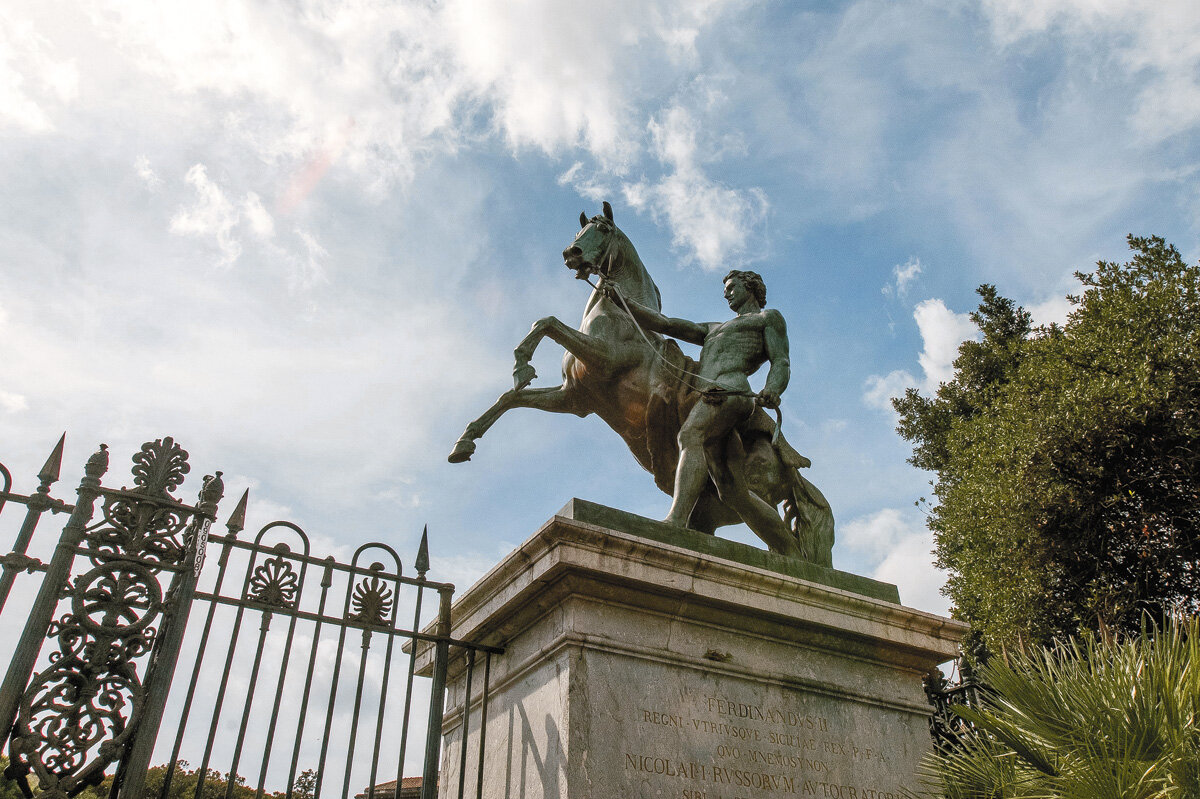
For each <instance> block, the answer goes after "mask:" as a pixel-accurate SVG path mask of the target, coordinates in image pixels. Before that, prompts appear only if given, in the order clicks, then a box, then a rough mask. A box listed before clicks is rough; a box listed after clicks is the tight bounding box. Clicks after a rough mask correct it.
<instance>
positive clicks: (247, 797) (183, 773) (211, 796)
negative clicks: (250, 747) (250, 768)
mask: <svg viewBox="0 0 1200 799" xmlns="http://www.w3.org/2000/svg"><path fill="white" fill-rule="evenodd" d="M315 774H316V772H313V771H305V772H304V773H302V774H300V775H298V776H297V777H296V785H295V787H294V789H293V791H292V797H293V799H312V788H313V785H314V783H315V781H316V780H315ZM228 776H229V775H227V774H226V775H222V774H221V773H220V772H219V771H216V770H215V769H209V770H208V776H207V777H206V778H205V781H204V788H203V790H202V791H201V793H200V796H201V797H202V799H225V792H226V790H227V789H228V786H229V783H228V781H227V779H228ZM166 778H167V767H166V766H165V765H163V766H153V767H151V768H150V770H149V771H147V772H146V782H145V787H144V789H143V791H142V795H143V796H144V797H146V799H158V797H159V796H160V795H161V794H162V789H163V784H164V783H165V782H166ZM112 780H113V778H112V775H111V774H110V775H109V776H107V777H105V779H104V782H102V783H101V784H100V785H98V786H96V787H94V788H89V789H87V790H85V791H83V792H82V793H80V794H79V797H80V798H81V799H108V795H109V790H111V788H112ZM199 781H200V770H199V769H195V770H188V762H187V761H186V760H180V761H179V763H178V765H177V767H176V769H175V772H174V774H172V776H171V788H170V790H169V792H168V793H167V796H168V797H169V799H195V796H196V784H197V783H198V782H199ZM255 794H256V791H255V789H254V788H253V787H250V786H247V785H246V778H245V777H242V776H241V775H237V774H235V775H234V776H233V799H254V797H255ZM263 796H264V797H266V798H267V799H283V797H284V796H285V792H284V791H279V792H276V793H272V792H269V791H268V792H266V793H264V794H263ZM0 799H5V796H4V794H2V793H0Z"/></svg>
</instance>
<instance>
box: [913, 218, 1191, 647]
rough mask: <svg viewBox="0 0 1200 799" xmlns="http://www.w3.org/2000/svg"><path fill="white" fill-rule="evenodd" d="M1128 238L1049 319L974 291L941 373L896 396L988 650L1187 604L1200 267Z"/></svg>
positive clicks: (961, 591) (952, 589)
mask: <svg viewBox="0 0 1200 799" xmlns="http://www.w3.org/2000/svg"><path fill="white" fill-rule="evenodd" d="M1129 243H1130V246H1131V248H1132V250H1133V251H1134V257H1133V259H1132V260H1131V261H1130V262H1128V263H1124V264H1116V263H1109V262H1101V263H1100V264H1098V266H1097V268H1096V270H1095V271H1094V272H1092V273H1090V274H1082V273H1080V274H1078V275H1077V277H1078V278H1079V280H1080V282H1081V283H1082V284H1083V287H1084V292H1083V294H1082V295H1081V296H1079V297H1072V298H1071V300H1072V302H1073V303H1074V304H1075V307H1074V309H1073V311H1072V313H1071V315H1070V318H1069V320H1068V321H1067V323H1066V325H1065V326H1063V327H1058V326H1050V327H1044V328H1037V329H1031V327H1030V320H1029V315H1028V314H1027V313H1026V312H1025V311H1023V310H1022V309H1020V308H1019V307H1017V306H1015V305H1014V304H1013V303H1012V302H1011V301H1010V300H1007V299H1004V298H1003V297H1000V296H998V295H997V294H996V291H995V289H994V288H993V287H991V286H983V287H981V288H980V290H979V293H980V296H981V297H982V300H983V301H982V302H981V303H980V306H979V310H978V311H977V312H976V313H975V314H973V316H972V318H973V319H974V320H975V322H976V324H978V325H979V327H980V330H981V331H982V332H983V340H982V341H979V342H974V341H971V342H967V343H965V344H963V345H962V347H961V349H960V350H959V356H958V359H957V360H956V361H955V368H956V372H955V377H954V379H953V380H951V381H950V382H949V383H946V384H943V385H942V386H941V387H940V388H939V389H938V391H937V393H936V395H935V396H934V397H932V398H927V397H923V396H921V395H920V394H919V393H918V392H917V391H915V390H909V392H908V393H907V394H906V395H905V396H904V397H903V398H900V399H898V400H896V401H895V405H896V408H897V410H898V411H899V412H900V414H901V422H900V426H899V428H898V429H899V432H900V433H901V435H903V436H904V437H905V438H907V439H908V440H910V441H912V442H913V443H914V453H913V457H912V459H911V461H912V463H913V464H914V465H916V466H919V467H921V468H924V469H929V470H931V471H933V472H935V473H936V482H935V484H934V492H935V494H936V496H937V499H938V504H937V506H936V507H935V508H934V509H933V511H932V513H931V517H930V526H931V528H932V529H933V530H934V532H935V534H936V537H937V555H938V562H939V565H941V566H942V567H944V568H946V569H947V570H948V571H949V572H950V581H949V584H948V591H949V594H950V596H951V598H952V599H953V600H954V604H955V608H956V611H955V612H956V614H957V615H958V616H959V617H960V618H963V619H964V620H966V621H968V622H970V624H971V625H972V627H973V628H974V630H975V631H976V633H977V634H978V637H979V638H981V639H982V640H983V642H984V643H985V644H986V645H987V646H988V647H989V648H991V649H993V650H996V651H998V650H1000V649H1005V648H1009V647H1012V646H1014V645H1016V646H1018V647H1020V646H1024V645H1027V644H1032V643H1044V642H1048V641H1050V640H1052V639H1053V638H1055V637H1059V636H1063V635H1069V634H1073V633H1075V632H1077V631H1078V630H1080V629H1103V628H1115V629H1119V630H1126V631H1128V630H1132V629H1134V628H1135V627H1136V626H1137V625H1138V624H1139V623H1140V619H1141V617H1142V615H1143V613H1145V612H1150V613H1151V614H1152V615H1153V616H1154V617H1156V618H1163V617H1164V615H1165V612H1166V611H1167V610H1168V609H1171V608H1176V609H1180V610H1183V611H1195V610H1196V609H1197V608H1200V564H1198V561H1200V455H1198V449H1197V442H1198V441H1200V268H1198V267H1196V266H1188V265H1186V264H1185V263H1184V262H1183V260H1182V259H1181V258H1180V256H1179V253H1178V252H1177V251H1176V250H1175V248H1174V247H1171V246H1170V245H1168V244H1166V243H1165V242H1164V241H1163V240H1162V239H1160V238H1155V237H1152V238H1134V237H1130V239H1129Z"/></svg>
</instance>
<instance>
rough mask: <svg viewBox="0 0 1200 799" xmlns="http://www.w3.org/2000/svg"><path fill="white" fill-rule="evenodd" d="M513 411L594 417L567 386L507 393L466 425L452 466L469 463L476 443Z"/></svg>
mask: <svg viewBox="0 0 1200 799" xmlns="http://www.w3.org/2000/svg"><path fill="white" fill-rule="evenodd" d="M513 408H533V409H534V410H539V411H549V412H550V413H573V414H575V415H576V416H587V415H588V414H589V413H591V411H590V410H588V409H587V408H585V407H584V406H583V403H582V402H580V398H579V396H578V395H577V394H576V392H574V391H570V390H568V389H567V388H565V387H564V386H555V387H554V388H533V389H527V390H524V391H519V390H517V389H513V390H512V391H506V392H505V393H504V394H503V395H501V397H500V399H498V400H496V402H495V404H493V405H492V407H490V408H488V409H487V410H486V411H484V412H483V415H482V416H480V417H479V418H478V419H476V420H475V421H473V422H471V423H470V424H469V425H467V429H466V430H464V431H463V434H462V436H461V437H460V438H459V439H458V442H457V443H455V445H454V450H453V451H452V452H451V453H450V457H449V458H448V460H449V461H450V462H451V463H462V462H463V461H467V460H470V459H471V455H473V454H474V453H475V439H477V438H481V437H482V436H483V434H484V433H486V432H487V431H488V429H489V428H491V426H492V425H494V424H495V423H496V421H497V420H498V419H499V418H500V417H501V416H503V415H504V414H505V413H506V412H508V411H510V410H512V409H513Z"/></svg>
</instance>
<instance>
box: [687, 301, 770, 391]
mask: <svg viewBox="0 0 1200 799" xmlns="http://www.w3.org/2000/svg"><path fill="white" fill-rule="evenodd" d="M772 314H774V315H776V316H778V314H779V312H778V311H774V310H763V311H758V312H756V313H748V314H743V315H741V316H735V317H734V318H733V319H730V320H729V321H727V322H713V323H710V324H709V331H708V335H707V336H705V337H704V344H703V345H702V347H701V349H700V376H701V377H704V378H706V379H708V380H712V381H714V382H716V383H719V384H720V385H722V386H724V387H726V388H730V389H735V390H738V391H747V390H749V388H750V381H749V380H748V379H747V378H749V376H750V375H752V374H754V373H755V372H757V371H758V370H759V367H761V366H762V365H763V364H764V363H766V362H767V348H766V340H765V337H764V330H765V329H766V328H767V326H768V325H771V324H772V323H773V322H774V321H775V320H774V319H772V318H771V315H772Z"/></svg>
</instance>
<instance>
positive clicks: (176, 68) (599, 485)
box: [0, 0, 1200, 613]
mask: <svg viewBox="0 0 1200 799" xmlns="http://www.w3.org/2000/svg"><path fill="white" fill-rule="evenodd" d="M1198 128H1200V9H1198V8H1197V7H1196V5H1195V3H1194V2H1192V0H1160V1H1159V2H1155V3H1142V2H1134V1H1133V0H1045V2H1041V3H1025V2H1017V0H981V1H980V2H956V1H954V0H938V1H935V0H886V1H884V0H853V1H851V2H827V3H817V2H807V3H801V2H780V1H776V2H771V1H770V0H762V1H760V2H755V1H753V0H702V1H699V2H698V1H697V0H638V1H637V2H622V1H621V0H609V2H604V3H597V2H585V3H568V2H560V0H495V1H493V0H471V1H468V0H444V1H443V2H424V1H413V2H387V3H383V2H373V1H372V2H368V1H367V0H347V1H345V2H335V1H334V0H307V1H306V2H293V3H269V2H268V3H264V2H248V1H247V0H214V1H213V2H208V3H194V2H193V3H177V2H164V1H163V0H120V2H103V1H101V0H75V1H74V2H58V1H57V0H38V2H31V3H25V2H20V1H19V0H0V185H2V186H3V190H0V461H2V462H3V463H5V464H6V465H7V466H8V467H9V468H10V469H11V470H12V471H13V473H14V475H15V476H16V478H17V486H16V487H17V489H18V490H25V491H28V490H30V489H32V488H33V487H34V479H33V475H34V474H35V473H36V471H37V469H38V468H39V467H40V465H41V463H42V461H43V460H44V459H45V457H46V455H47V454H48V452H49V451H50V448H51V447H52V445H53V444H54V442H55V441H56V440H57V438H58V436H59V435H60V434H61V433H62V432H63V431H66V433H67V451H66V460H65V465H64V474H63V485H62V487H61V488H60V489H59V490H58V492H57V493H58V494H59V495H61V496H65V497H69V496H70V493H71V488H72V486H73V484H74V483H75V482H76V481H77V480H78V478H79V475H80V474H81V473H82V465H83V463H84V462H85V461H86V459H87V457H88V455H89V454H90V453H91V452H93V451H94V450H95V449H96V447H97V445H98V444H99V443H101V442H103V443H106V444H108V445H109V447H110V449H111V451H112V453H113V465H112V468H111V469H110V473H109V474H110V477H109V478H108V482H109V483H111V484H121V483H122V482H128V481H129V479H128V466H129V461H128V458H129V457H130V456H131V455H132V454H133V453H134V452H135V451H136V450H137V448H138V447H139V445H140V444H141V443H142V442H143V441H146V440H152V439H155V438H158V437H162V436H165V435H170V436H174V437H175V438H176V440H178V441H179V442H180V443H182V444H183V446H184V447H185V448H186V449H188V451H189V452H190V453H191V462H192V464H193V472H192V479H191V480H189V482H188V483H186V484H185V486H184V488H183V489H181V493H182V494H183V496H184V497H185V498H187V499H191V498H193V497H194V496H195V492H196V491H198V490H199V480H198V479H197V478H198V477H199V476H200V475H203V474H208V473H212V472H213V471H214V470H217V469H220V470H222V471H223V472H224V476H225V482H226V497H227V498H226V500H225V501H224V503H223V506H222V508H223V513H222V518H224V514H226V513H228V512H229V511H230V510H232V508H233V505H234V502H235V501H236V498H237V496H238V495H239V494H240V493H241V491H242V490H243V489H246V488H249V489H250V505H249V516H250V527H251V529H254V528H255V527H256V526H259V525H262V524H264V523H266V522H268V521H270V520H273V519H279V518H282V519H287V520H290V521H293V522H295V523H297V524H299V525H301V526H302V527H303V528H304V529H305V530H306V531H307V532H308V533H309V535H310V536H311V537H312V538H313V540H314V551H315V552H318V553H320V552H331V553H333V554H340V555H343V556H345V555H346V553H349V552H351V551H353V549H354V548H355V547H356V546H357V545H358V544H359V543H361V542H363V541H367V540H381V541H385V542H387V543H389V544H391V545H392V546H394V547H395V548H396V549H397V550H398V551H399V552H400V554H401V556H402V557H403V558H405V559H406V560H405V562H406V564H408V563H411V561H412V559H413V557H414V556H415V554H416V548H417V542H418V540H419V536H420V533H421V530H422V528H423V527H424V526H425V525H428V528H429V534H430V549H431V560H432V568H431V571H430V576H431V577H435V578H437V579H441V580H446V581H451V582H454V583H456V584H457V585H458V586H459V588H460V589H465V588H466V587H467V586H469V585H470V584H471V583H472V582H473V581H474V580H475V579H477V578H478V577H479V576H481V575H482V574H483V573H484V572H485V571H486V570H487V569H489V568H490V567H491V566H493V565H494V564H495V563H496V562H498V561H499V560H500V559H501V558H502V557H504V556H505V555H506V554H507V553H508V552H510V551H511V550H512V549H513V548H514V547H515V546H516V545H517V544H519V543H520V542H521V541H523V540H524V539H526V538H527V537H529V536H530V535H532V534H533V533H534V532H535V531H536V530H537V529H538V528H539V527H540V526H541V525H542V524H543V523H544V522H545V521H547V520H548V519H549V518H550V517H551V516H552V515H553V514H554V513H555V512H556V511H557V510H558V509H559V508H561V507H562V506H563V505H564V504H565V503H566V502H567V501H568V500H569V499H570V498H572V497H580V498H583V499H588V500H592V501H595V502H600V503H603V504H607V505H611V506H614V507H618V508H622V509H625V510H629V511H632V512H635V513H639V514H642V515H645V516H649V517H652V518H661V517H663V516H665V514H666V511H667V508H668V506H669V504H670V498H669V497H668V496H667V495H665V494H663V493H661V492H660V491H658V489H657V488H655V486H654V484H653V481H652V480H651V478H650V475H649V474H648V473H646V472H644V471H642V470H641V469H640V468H639V467H638V466H637V465H636V464H635V462H634V461H633V459H632V456H631V455H630V453H629V452H628V450H627V449H626V448H625V447H624V445H623V443H622V442H621V441H620V440H619V439H618V438H617V436H616V435H615V434H614V433H612V432H611V431H610V430H609V429H608V428H606V427H605V426H604V425H603V423H602V422H600V421H599V420H598V419H596V418H595V417H589V418H587V419H582V420H581V419H579V418H577V417H574V416H563V417H557V416H552V415H549V414H539V413H536V412H533V411H514V412H513V413H512V414H510V415H508V416H506V417H504V418H503V419H502V420H501V421H500V422H499V423H498V424H496V426H495V427H494V428H492V430H491V431H490V432H489V433H488V434H487V435H486V436H485V437H484V438H483V439H481V440H480V441H479V449H478V451H477V453H476V455H475V456H474V458H473V460H472V461H470V462H469V463H466V464H460V465H452V464H449V463H447V461H446V456H447V455H448V454H449V452H450V450H451V448H452V446H453V444H454V442H455V440H456V439H457V438H458V436H459V434H460V433H461V432H462V430H463V427H464V426H465V425H466V424H467V423H468V422H469V421H471V420H472V419H473V418H475V417H476V416H478V415H479V414H480V413H482V412H483V411H484V410H485V409H486V408H487V407H488V406H489V405H490V404H491V402H492V401H493V400H494V399H495V398H496V397H497V396H499V395H500V394H501V393H502V392H503V391H505V390H506V389H508V388H509V387H510V386H511V370H512V365H513V364H512V349H513V347H514V346H515V345H516V343H517V342H518V341H519V340H520V339H521V338H522V337H523V336H524V334H525V333H526V332H527V331H528V329H529V325H530V324H531V323H532V322H533V321H534V320H536V319H539V318H541V317H545V316H550V315H553V316H556V317H558V318H560V319H562V320H564V321H566V322H567V323H569V324H571V325H572V326H575V325H577V324H578V323H579V320H580V318H581V315H582V310H583V306H584V303H585V301H586V299H587V296H588V290H589V289H588V288H587V287H586V286H585V285H584V284H583V283H581V282H577V281H575V280H574V279H573V273H572V272H570V271H568V270H567V269H565V268H564V266H563V263H562V256H561V252H562V250H563V248H564V247H565V246H567V245H568V244H569V243H570V242H571V240H572V238H573V236H574V234H575V232H576V231H577V230H578V216H579V212H580V211H584V212H586V213H587V214H588V215H589V216H590V215H593V214H596V213H599V212H600V206H601V202H602V201H604V200H608V201H610V202H611V203H612V206H613V208H614V212H615V217H616V221H617V224H618V225H620V226H621V228H622V229H623V230H624V231H625V232H626V234H627V235H628V236H629V237H630V239H631V240H632V241H633V243H634V244H635V246H636V247H637V248H638V252H639V254H640V255H641V257H642V259H643V260H644V262H645V263H646V265H647V267H648V268H649V270H650V271H651V274H652V275H653V277H654V279H655V280H656V282H657V283H658V286H659V288H660V290H661V292H662V296H663V301H664V311H665V312H666V313H668V314H670V315H672V316H679V317H683V318H688V319H693V320H697V321H720V320H723V319H726V318H728V317H729V315H730V311H729V309H728V308H727V307H726V305H725V303H724V301H723V299H722V294H721V292H722V285H721V278H722V276H723V275H724V274H725V272H726V271H727V270H729V269H731V268H749V269H754V270H757V271H759V272H760V273H761V274H762V275H763V277H764V279H765V281H766V284H767V287H768V303H767V304H768V306H770V307H774V308H777V309H779V310H780V311H781V312H782V313H783V315H784V317H785V319H786V320H787V323H788V332H789V338H790V344H791V354H792V379H791V385H790V386H789V388H788V390H787V392H786V393H785V395H784V402H783V411H784V426H785V430H786V433H787V435H788V438H789V439H790V440H791V441H792V443H793V444H794V445H795V446H796V447H797V449H799V450H800V451H801V452H803V453H805V454H806V455H808V456H809V457H810V458H811V459H812V461H813V466H812V468H811V469H810V470H808V472H807V476H808V477H809V478H810V479H811V480H812V482H813V483H814V484H816V485H817V486H818V487H819V488H820V489H821V490H822V491H823V492H824V494H825V495H826V497H827V498H828V499H829V501H830V503H831V505H832V508H833V511H834V515H835V517H836V519H837V544H836V546H835V549H834V565H835V566H836V567H837V568H840V569H843V570H847V571H851V572H855V573H859V574H865V575H869V576H872V577H875V578H878V579H881V580H886V581H888V582H894V583H896V584H897V585H898V586H899V588H900V595H901V599H902V601H903V602H904V603H905V604H907V605H910V606H913V607H917V608H920V609H922V610H928V611H933V612H939V613H944V612H946V611H947V610H948V609H949V603H948V600H947V599H946V598H945V597H944V596H942V595H941V594H940V587H941V585H942V582H943V575H941V574H940V573H939V572H938V571H937V570H936V569H935V568H934V566H933V558H932V555H931V549H932V546H933V543H932V539H931V535H930V533H929V532H928V531H927V530H926V528H925V517H924V514H923V511H922V508H921V506H920V505H919V501H920V499H921V498H922V497H925V498H929V493H930V490H929V480H930V475H928V474H925V473H922V472H920V471H918V470H916V469H914V468H913V467H911V466H909V465H908V464H907V463H906V458H907V457H908V456H909V455H910V454H911V448H910V446H909V445H908V444H907V443H906V442H905V441H903V440H902V439H901V438H900V437H899V436H898V435H897V434H896V433H895V429H894V428H895V424H896V416H895V414H894V412H893V411H892V410H891V407H890V403H889V401H888V400H889V397H892V396H896V395H898V394H900V393H902V392H903V391H904V389H905V388H907V387H917V388H919V389H921V390H922V391H923V392H930V391H932V390H934V389H936V386H937V385H938V383H939V381H942V380H946V379H948V378H949V377H950V376H951V374H952V367H951V362H952V361H953V358H954V355H955V352H956V349H957V346H958V344H959V343H960V342H961V341H962V340H964V339H966V338H970V337H972V336H974V335H976V330H975V328H974V326H973V325H972V323H971V322H970V320H969V318H968V316H967V314H968V312H969V311H971V310H972V309H973V308H974V307H975V305H976V301H977V297H976V295H975V294H974V290H975V288H976V287H977V286H978V285H979V284H981V283H992V284H995V285H996V286H997V287H998V288H999V290H1000V292H1001V293H1002V294H1004V295H1006V296H1009V297H1012V298H1013V299H1015V300H1016V301H1018V302H1019V303H1021V304H1023V305H1024V306H1025V307H1027V308H1028V309H1030V310H1031V311H1032V312H1033V314H1034V317H1035V320H1036V321H1039V322H1050V321H1061V320H1062V319H1064V318H1065V315H1066V313H1067V311H1068V308H1069V305H1068V303H1067V301H1066V300H1065V299H1064V297H1065V295H1066V294H1068V293H1070V292H1071V291H1072V290H1073V288H1074V287H1075V286H1076V285H1077V284H1076V283H1075V281H1074V278H1073V273H1074V272H1075V271H1076V270H1087V269H1089V268H1090V267H1091V265H1093V264H1094V262H1095V261H1096V260H1098V259H1106V260H1125V256H1126V253H1127V248H1126V244H1125V241H1124V239H1125V236H1126V235H1127V234H1130V233H1134V234H1138V235H1145V234H1158V235H1162V236H1164V237H1166V238H1167V240H1168V241H1171V242H1173V243H1174V244H1176V245H1177V246H1178V247H1179V248H1180V250H1181V251H1182V252H1183V254H1184V256H1185V257H1186V258H1187V259H1188V260H1189V261H1191V260H1195V258H1196V257H1197V253H1198V252H1200V228H1198V223H1200V190H1198V186H1200V184H1198V183H1197V180H1196V172H1197V169H1198V168H1200V140H1198V138H1197V130H1198ZM685 349H688V348H686V347H685ZM688 351H689V352H691V354H693V355H694V354H695V350H694V348H691V349H688ZM561 355H562V352H561V350H560V349H559V348H558V347H557V346H556V345H554V344H553V343H552V342H549V341H547V342H545V343H543V344H542V346H541V347H540V349H539V350H538V353H537V356H536V357H535V360H534V364H535V366H536V367H537V369H538V372H539V374H540V378H539V379H538V381H536V382H535V384H534V385H535V386H542V385H544V386H550V385H556V384H557V383H558V380H559V361H560V359H561ZM763 377H765V370H763V371H762V372H760V374H759V375H758V376H757V377H756V378H755V381H754V382H755V385H756V386H761V381H762V379H763ZM13 515H15V514H9V516H10V517H11V516H13ZM4 534H5V535H8V534H10V533H8V532H7V528H4ZM721 534H722V535H727V536H729V537H731V538H734V539H736V540H741V541H744V542H747V543H757V541H756V539H755V538H754V537H753V535H752V534H751V533H750V532H749V531H748V530H746V529H745V528H741V529H738V528H727V529H726V530H724V531H722V533H721ZM0 543H2V542H0ZM406 568H407V565H406Z"/></svg>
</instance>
